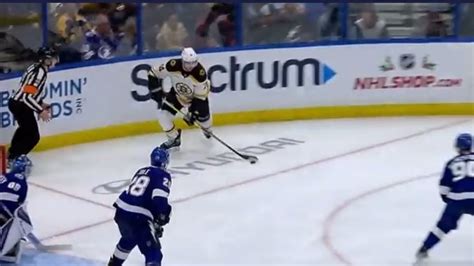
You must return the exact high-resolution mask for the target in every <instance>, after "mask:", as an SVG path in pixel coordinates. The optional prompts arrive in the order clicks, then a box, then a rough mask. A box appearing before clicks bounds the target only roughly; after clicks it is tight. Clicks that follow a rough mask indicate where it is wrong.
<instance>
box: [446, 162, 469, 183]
mask: <svg viewBox="0 0 474 266" xmlns="http://www.w3.org/2000/svg"><path fill="white" fill-rule="evenodd" d="M449 168H450V169H451V173H453V176H454V178H453V181H454V182H456V181H459V180H461V179H464V178H466V177H470V178H474V161H459V162H454V163H452V164H451V165H450V166H449Z"/></svg>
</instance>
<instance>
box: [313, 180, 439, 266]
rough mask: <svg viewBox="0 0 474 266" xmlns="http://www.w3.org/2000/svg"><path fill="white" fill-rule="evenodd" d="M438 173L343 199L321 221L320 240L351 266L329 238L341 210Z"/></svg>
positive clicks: (339, 258) (338, 258) (338, 257)
mask: <svg viewBox="0 0 474 266" xmlns="http://www.w3.org/2000/svg"><path fill="white" fill-rule="evenodd" d="M439 175H440V173H432V174H428V175H421V176H415V177H412V178H409V179H406V180H402V181H398V182H395V183H392V184H388V185H385V186H382V187H378V188H374V189H371V190H368V191H366V192H364V193H362V194H359V195H356V196H354V197H352V198H350V199H347V200H345V201H344V202H343V203H342V204H341V205H339V206H337V207H336V208H334V209H333V210H332V211H331V213H330V214H329V215H328V216H327V217H326V219H325V220H324V222H323V238H322V240H323V243H324V245H325V246H326V248H327V249H328V250H329V251H330V252H331V253H332V255H333V256H334V257H335V258H336V259H337V260H338V261H339V262H341V263H342V264H344V265H347V266H351V265H352V263H351V261H350V260H349V258H348V257H347V256H345V255H344V254H343V253H342V252H341V251H339V250H338V249H337V248H336V247H335V245H334V244H333V242H332V240H331V229H332V227H333V226H334V224H335V221H336V219H337V217H338V216H339V215H340V214H341V213H342V212H343V211H345V210H347V208H349V207H350V206H352V205H354V203H356V202H357V201H359V200H362V199H365V198H367V197H369V196H373V195H374V194H377V193H381V192H384V191H386V190H389V189H392V188H395V187H397V186H401V185H406V184H409V183H412V182H415V181H420V180H423V179H427V178H432V177H435V176H439Z"/></svg>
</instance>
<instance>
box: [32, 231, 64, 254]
mask: <svg viewBox="0 0 474 266" xmlns="http://www.w3.org/2000/svg"><path fill="white" fill-rule="evenodd" d="M26 237H27V238H28V240H29V241H30V242H31V244H33V246H35V248H36V249H37V250H40V251H44V252H50V251H60V250H71V249H72V245H70V244H58V245H44V244H43V243H42V242H41V240H39V239H38V238H37V237H36V236H35V235H34V234H33V233H30V234H28V235H27V236H26Z"/></svg>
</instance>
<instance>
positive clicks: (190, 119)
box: [183, 112, 197, 126]
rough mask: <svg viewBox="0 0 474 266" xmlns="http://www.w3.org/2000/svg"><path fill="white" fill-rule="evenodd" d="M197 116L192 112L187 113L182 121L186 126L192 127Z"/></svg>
mask: <svg viewBox="0 0 474 266" xmlns="http://www.w3.org/2000/svg"><path fill="white" fill-rule="evenodd" d="M196 119H197V114H196V113H193V112H188V113H187V114H186V115H185V116H184V117H183V120H184V122H186V124H188V126H193V125H194V122H196Z"/></svg>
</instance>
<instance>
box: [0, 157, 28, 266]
mask: <svg viewBox="0 0 474 266" xmlns="http://www.w3.org/2000/svg"><path fill="white" fill-rule="evenodd" d="M29 167H30V165H29V160H28V158H27V157H26V156H25V155H21V156H19V157H18V158H17V159H15V161H14V162H13V163H12V166H11V169H10V172H9V173H7V174H6V175H0V226H1V227H0V262H13V263H18V261H19V259H20V258H21V252H22V243H21V241H22V238H24V237H26V235H28V234H29V233H30V232H31V231H32V230H33V227H32V225H31V221H30V218H29V217H28V214H27V213H26V211H25V209H24V203H25V200H26V194H27V192H28V184H27V183H26V175H27V173H28V172H29V170H28V168H29Z"/></svg>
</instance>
